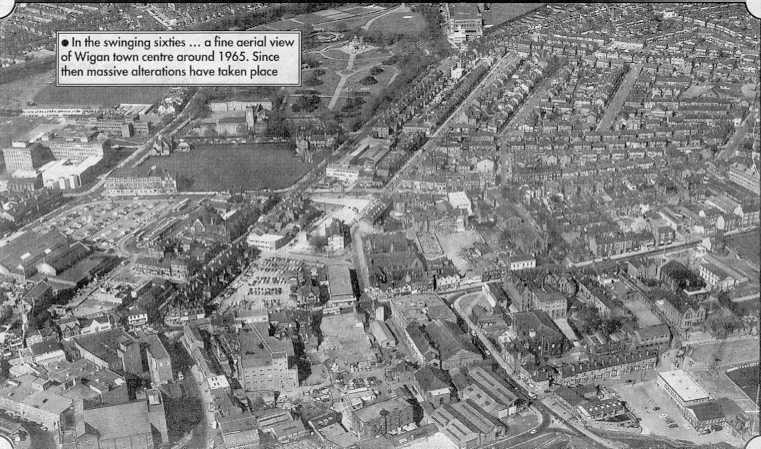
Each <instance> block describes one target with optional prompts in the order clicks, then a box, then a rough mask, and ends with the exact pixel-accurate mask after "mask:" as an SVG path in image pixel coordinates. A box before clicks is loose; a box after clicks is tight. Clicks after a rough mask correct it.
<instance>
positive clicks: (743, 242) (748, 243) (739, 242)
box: [727, 232, 761, 266]
mask: <svg viewBox="0 0 761 449" xmlns="http://www.w3.org/2000/svg"><path fill="white" fill-rule="evenodd" d="M727 246H728V247H730V248H732V249H733V250H735V251H737V254H738V255H739V256H740V257H742V258H743V259H745V260H747V261H748V262H750V263H752V264H753V265H755V266H759V264H761V237H759V235H758V232H746V233H744V234H737V235H733V236H729V237H727Z"/></svg>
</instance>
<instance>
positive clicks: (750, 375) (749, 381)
mask: <svg viewBox="0 0 761 449" xmlns="http://www.w3.org/2000/svg"><path fill="white" fill-rule="evenodd" d="M758 369H759V368H758V365H757V364H756V365H752V366H749V367H747V368H737V369H733V370H729V371H727V377H729V378H730V379H731V380H732V382H734V383H735V385H737V386H738V387H740V389H741V390H742V391H743V393H745V394H746V395H747V396H748V397H749V398H750V399H751V400H752V401H754V402H755V401H756V389H757V388H758ZM756 404H758V403H756Z"/></svg>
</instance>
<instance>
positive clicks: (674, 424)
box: [669, 423, 679, 429]
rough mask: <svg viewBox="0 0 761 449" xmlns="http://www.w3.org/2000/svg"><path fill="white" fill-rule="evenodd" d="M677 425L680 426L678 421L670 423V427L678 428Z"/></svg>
mask: <svg viewBox="0 0 761 449" xmlns="http://www.w3.org/2000/svg"><path fill="white" fill-rule="evenodd" d="M677 427H679V424H677V423H671V424H669V429H676V428H677Z"/></svg>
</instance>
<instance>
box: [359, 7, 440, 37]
mask: <svg viewBox="0 0 761 449" xmlns="http://www.w3.org/2000/svg"><path fill="white" fill-rule="evenodd" d="M425 30H426V23H425V18H424V17H423V16H422V15H421V14H418V13H415V12H412V11H409V12H394V13H391V14H386V15H385V16H382V17H378V18H377V19H375V21H374V22H373V23H372V25H370V31H380V32H381V33H383V34H404V35H407V36H418V35H420V34H422V33H423V32H425Z"/></svg>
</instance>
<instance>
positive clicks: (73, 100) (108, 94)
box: [34, 85, 169, 106]
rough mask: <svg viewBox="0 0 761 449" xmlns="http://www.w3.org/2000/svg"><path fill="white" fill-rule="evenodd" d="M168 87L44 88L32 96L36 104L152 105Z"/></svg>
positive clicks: (50, 86) (162, 95)
mask: <svg viewBox="0 0 761 449" xmlns="http://www.w3.org/2000/svg"><path fill="white" fill-rule="evenodd" d="M168 90H169V88H168V87H163V86H160V87H148V86H138V87H130V86H65V87H64V86H62V87H56V86H52V85H49V86H46V87H45V88H44V89H42V90H41V91H40V92H38V93H37V95H35V96H34V102H35V103H37V104H87V105H102V106H116V105H119V104H122V103H131V104H154V103H158V102H159V100H161V99H162V98H163V97H164V95H165V94H166V92H167V91H168Z"/></svg>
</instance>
